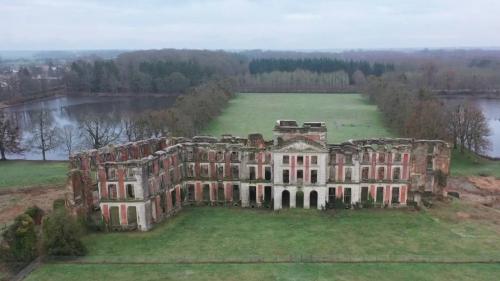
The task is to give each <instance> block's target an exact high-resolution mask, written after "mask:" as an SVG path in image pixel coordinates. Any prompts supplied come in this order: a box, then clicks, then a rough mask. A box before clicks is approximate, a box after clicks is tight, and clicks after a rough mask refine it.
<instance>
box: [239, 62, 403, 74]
mask: <svg viewBox="0 0 500 281" xmlns="http://www.w3.org/2000/svg"><path fill="white" fill-rule="evenodd" d="M248 68H249V71H250V73H251V74H258V73H266V72H273V71H283V72H293V71H295V70H297V69H302V70H308V71H311V72H316V73H329V72H337V71H345V72H346V73H348V74H349V76H351V75H352V74H354V72H355V71H357V70H359V71H361V72H363V74H364V75H366V76H368V75H375V76H380V75H382V74H384V73H385V72H387V71H393V70H394V65H392V64H384V63H373V64H370V63H369V62H368V61H353V60H341V59H331V58H304V59H290V58H287V59H285V58H271V59H255V60H252V61H250V63H249V66H248Z"/></svg>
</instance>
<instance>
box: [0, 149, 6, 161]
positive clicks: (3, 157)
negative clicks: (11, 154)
mask: <svg viewBox="0 0 500 281" xmlns="http://www.w3.org/2000/svg"><path fill="white" fill-rule="evenodd" d="M0 154H1V156H2V157H1V158H0V161H5V160H7V158H6V157H5V148H3V147H0Z"/></svg>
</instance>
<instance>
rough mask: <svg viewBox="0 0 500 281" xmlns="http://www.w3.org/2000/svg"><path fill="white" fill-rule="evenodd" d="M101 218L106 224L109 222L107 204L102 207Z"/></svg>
mask: <svg viewBox="0 0 500 281" xmlns="http://www.w3.org/2000/svg"><path fill="white" fill-rule="evenodd" d="M102 216H103V218H104V221H105V222H106V223H108V222H109V206H108V205H107V204H104V205H102Z"/></svg>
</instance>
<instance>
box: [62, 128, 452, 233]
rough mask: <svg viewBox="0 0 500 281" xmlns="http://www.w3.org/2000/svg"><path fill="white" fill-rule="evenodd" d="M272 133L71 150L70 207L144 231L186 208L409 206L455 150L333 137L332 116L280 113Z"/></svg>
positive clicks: (445, 168)
mask: <svg viewBox="0 0 500 281" xmlns="http://www.w3.org/2000/svg"><path fill="white" fill-rule="evenodd" d="M273 135H274V137H273V140H269V141H267V140H264V138H263V137H262V135H261V134H251V135H249V136H248V138H239V137H234V136H230V135H224V136H222V137H221V138H220V139H216V138H213V137H209V136H197V137H193V138H192V139H187V138H155V139H148V140H144V141H139V142H134V143H128V144H124V145H120V146H108V147H105V148H102V149H99V150H89V151H85V152H82V153H79V154H76V155H74V156H72V157H71V159H70V163H71V164H70V165H71V171H70V173H69V180H68V189H69V190H70V192H69V193H68V196H67V205H68V206H69V207H70V208H71V209H72V210H73V211H74V212H75V213H80V214H85V215H88V214H89V213H91V212H93V211H96V210H99V211H100V212H101V215H102V217H103V219H104V221H105V223H106V224H107V225H108V226H109V228H110V229H138V230H142V231H146V230H149V229H151V228H152V227H153V226H154V224H156V223H158V222H160V221H162V220H165V219H166V218H168V217H169V216H172V215H174V214H175V213H176V212H178V211H180V210H181V209H182V207H183V206H186V205H193V206H194V205H211V206H241V207H252V208H270V209H274V210H279V209H282V208H317V209H327V208H333V207H335V205H336V204H342V206H345V207H346V208H350V207H351V206H363V205H364V204H365V203H366V202H371V203H372V204H373V205H375V206H389V207H396V206H405V205H406V204H408V203H409V202H417V203H418V202H419V199H420V196H421V195H422V194H423V193H425V192H431V193H440V192H442V190H441V188H440V185H442V184H441V183H442V182H443V181H445V180H446V176H447V175H448V173H449V164H450V155H451V154H450V153H451V152H450V147H449V145H448V144H447V143H446V142H444V141H440V140H414V139H363V140H350V141H348V142H344V143H340V144H327V128H326V125H325V123H324V122H306V123H304V124H303V125H302V126H299V125H298V124H297V122H296V121H293V120H278V121H277V122H276V125H275V127H274V130H273Z"/></svg>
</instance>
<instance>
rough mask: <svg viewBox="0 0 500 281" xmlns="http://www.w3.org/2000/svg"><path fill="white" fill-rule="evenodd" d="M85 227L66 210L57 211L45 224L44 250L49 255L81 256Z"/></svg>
mask: <svg viewBox="0 0 500 281" xmlns="http://www.w3.org/2000/svg"><path fill="white" fill-rule="evenodd" d="M82 235H83V227H82V225H81V224H79V223H78V222H77V220H76V219H75V218H74V217H72V216H70V215H69V214H68V213H67V212H66V210H65V209H56V210H54V212H52V213H51V214H50V215H49V216H48V217H46V218H45V220H44V222H43V248H44V250H45V252H46V253H47V254H48V255H54V256H81V255H84V254H85V253H86V249H85V246H84V245H83V243H82V242H81V240H80V238H81V237H82Z"/></svg>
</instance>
